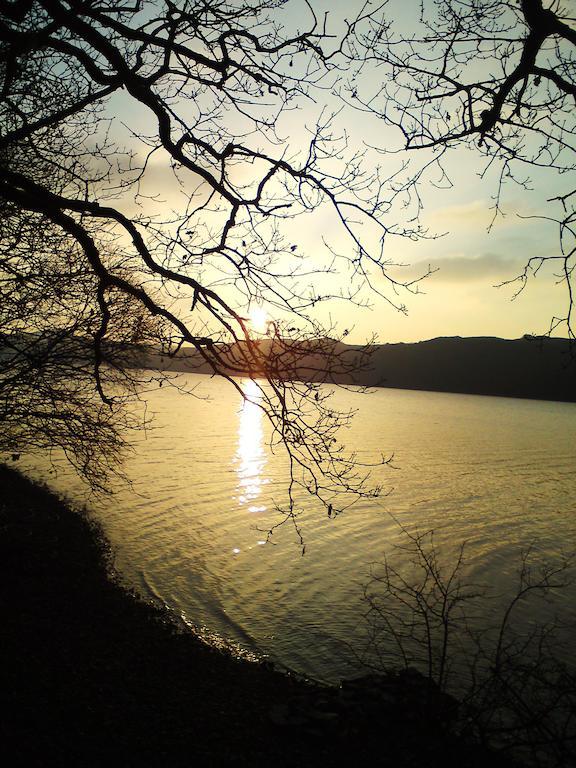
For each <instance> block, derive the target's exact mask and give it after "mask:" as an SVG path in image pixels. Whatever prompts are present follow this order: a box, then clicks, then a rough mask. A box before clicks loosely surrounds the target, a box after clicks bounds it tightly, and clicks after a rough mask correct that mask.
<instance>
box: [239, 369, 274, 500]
mask: <svg viewBox="0 0 576 768" xmlns="http://www.w3.org/2000/svg"><path fill="white" fill-rule="evenodd" d="M242 390H243V392H244V395H245V396H246V398H247V399H246V400H244V402H243V404H242V408H241V410H240V415H239V423H238V450H237V452H236V472H237V474H238V496H237V499H238V503H239V504H240V505H241V506H245V507H246V509H247V510H248V512H251V513H254V514H255V513H258V512H264V511H265V510H266V505H265V504H262V500H261V499H259V497H260V495H261V493H262V487H263V486H264V485H266V484H267V482H268V480H267V479H266V478H265V477H264V476H263V471H264V467H265V465H266V453H265V450H264V432H263V427H262V416H263V414H262V410H261V408H260V406H259V402H260V400H261V399H262V393H261V391H260V388H259V386H258V384H257V383H256V382H255V381H252V379H247V380H246V381H244V382H242Z"/></svg>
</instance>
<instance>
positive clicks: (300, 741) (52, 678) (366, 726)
mask: <svg viewBox="0 0 576 768" xmlns="http://www.w3.org/2000/svg"><path fill="white" fill-rule="evenodd" d="M109 566H110V558H109V550H108V548H107V544H106V541H105V539H104V538H103V536H102V534H101V532H100V531H99V529H98V528H97V526H95V525H94V524H93V523H91V522H90V521H89V520H88V519H87V517H86V516H85V515H82V514H80V513H77V512H73V511H72V510H70V509H69V508H68V507H67V506H66V505H65V504H64V503H63V502H62V501H61V500H59V499H58V498H57V497H56V496H54V495H53V494H51V493H49V492H48V491H46V490H45V489H43V488H41V487H39V486H37V485H34V484H33V483H31V482H30V481H28V480H26V479H25V478H23V477H22V476H21V475H19V474H18V473H16V472H14V471H13V470H12V469H10V468H7V467H3V466H0V569H1V573H0V576H1V578H0V607H1V616H2V629H1V632H0V684H1V691H2V693H1V696H2V698H3V702H2V704H3V706H2V709H3V712H4V715H3V717H2V718H1V719H0V740H1V741H0V743H1V745H2V753H3V754H4V755H11V757H10V758H9V761H8V762H7V763H4V764H5V765H10V766H17V765H22V766H24V765H25V766H33V765H37V766H40V765H41V766H48V765H54V766H78V767H83V766H105V765H110V764H113V765H119V766H166V767H168V766H180V765H182V766H183V765H187V766H191V765H195V766H197V765H201V766H227V765H239V766H326V765H337V764H340V763H341V762H342V760H344V761H346V762H347V763H348V765H358V766H360V765H362V766H363V765H390V766H420V765H422V766H427V767H429V766H444V767H445V766H451V765H454V766H456V765H457V766H466V765H468V766H480V765H485V764H488V761H487V760H486V759H485V758H486V756H485V755H483V754H481V753H480V752H479V751H478V750H477V749H475V748H473V747H470V746H466V745H463V744H460V743H459V742H458V740H457V739H456V738H455V737H449V736H447V735H446V734H445V732H444V730H443V721H442V720H441V719H439V717H438V713H437V712H435V711H434V706H433V705H431V703H430V701H426V700H425V699H426V697H423V696H422V689H421V688H416V689H414V690H413V691H412V693H410V689H409V686H408V685H407V684H405V683H403V682H401V681H396V682H397V685H396V688H394V690H395V691H396V694H395V698H396V700H394V701H390V696H389V695H388V697H387V699H388V701H387V704H386V706H384V705H383V703H382V697H380V698H379V697H378V696H377V695H374V696H369V695H367V694H366V692H365V691H364V693H362V694H361V695H356V694H355V693H354V687H353V686H348V687H347V688H346V687H345V688H344V689H342V690H338V689H319V688H315V687H313V686H309V685H307V684H305V683H303V682H302V681H298V680H296V679H294V678H291V677H290V676H287V675H285V674H281V673H278V672H276V671H274V670H272V669H271V668H270V667H269V666H264V665H261V664H255V663H250V662H247V661H240V660H238V659H234V658H232V657H230V656H229V655H227V654H225V653H223V652H221V651H217V650H214V649H212V648H209V647H207V646H206V645H205V644H204V643H202V642H201V641H200V640H198V639H197V638H196V637H195V636H194V635H192V634H190V633H187V632H183V631H182V630H181V629H180V628H178V627H177V626H176V624H175V623H174V622H173V621H172V619H171V617H170V615H169V614H168V613H166V612H165V611H163V610H162V609H160V608H158V607H156V606H153V605H151V604H149V603H147V602H145V601H143V600H142V599H140V598H138V596H137V595H135V594H133V593H131V592H129V591H127V590H126V589H125V588H123V587H122V586H121V585H120V584H119V583H118V582H117V580H115V578H114V577H113V574H111V571H110V567H109ZM390 690H391V689H390V688H389V689H388V693H389V691H390ZM490 762H491V765H503V764H504V763H500V762H497V761H494V759H491V761H490Z"/></svg>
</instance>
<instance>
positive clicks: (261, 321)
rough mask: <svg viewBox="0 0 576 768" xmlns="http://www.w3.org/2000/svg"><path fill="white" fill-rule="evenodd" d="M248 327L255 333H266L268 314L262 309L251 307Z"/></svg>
mask: <svg viewBox="0 0 576 768" xmlns="http://www.w3.org/2000/svg"><path fill="white" fill-rule="evenodd" d="M250 325H251V326H252V330H253V331H255V332H256V333H266V330H267V328H268V314H267V312H266V310H265V309H264V308H263V307H252V309H251V310H250Z"/></svg>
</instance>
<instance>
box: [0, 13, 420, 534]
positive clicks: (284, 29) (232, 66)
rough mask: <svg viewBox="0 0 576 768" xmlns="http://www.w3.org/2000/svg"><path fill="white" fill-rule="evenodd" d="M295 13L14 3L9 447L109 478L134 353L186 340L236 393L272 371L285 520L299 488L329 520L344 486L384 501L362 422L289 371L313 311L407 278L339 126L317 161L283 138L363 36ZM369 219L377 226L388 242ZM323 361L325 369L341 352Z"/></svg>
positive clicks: (9, 45)
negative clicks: (260, 307) (349, 443)
mask: <svg viewBox="0 0 576 768" xmlns="http://www.w3.org/2000/svg"><path fill="white" fill-rule="evenodd" d="M281 5H282V4H278V3H277V2H276V1H275V0H262V1H260V2H254V3H245V4H243V3H241V4H236V3H231V2H212V0H202V2H199V1H198V0H181V1H180V2H176V3H174V2H172V0H166V1H165V2H141V1H140V0H136V1H135V2H134V3H131V4H128V3H126V4H122V3H120V4H119V3H115V2H112V3H108V2H101V1H100V0H13V1H10V0H3V2H1V3H0V45H1V57H0V66H1V70H0V79H1V86H0V87H1V96H0V120H1V127H2V134H1V137H0V204H1V205H2V211H3V216H2V224H1V226H2V231H1V233H0V279H1V281H2V282H1V286H2V287H1V291H2V299H3V304H2V313H3V314H2V339H1V341H2V345H3V352H2V369H1V373H0V377H1V381H0V389H1V391H2V396H3V405H2V411H1V413H2V418H3V438H2V440H1V443H0V449H2V450H4V451H5V450H9V451H13V452H18V451H20V450H28V449H33V448H35V447H39V448H46V447H48V446H52V445H55V446H59V447H62V448H64V450H66V451H67V453H68V454H69V455H70V456H71V457H72V458H73V461H74V464H75V466H76V467H77V468H78V469H80V471H81V472H82V473H83V474H84V475H85V476H86V477H87V479H88V480H89V481H90V482H91V483H92V484H93V485H95V486H103V485H104V484H105V479H106V474H107V470H108V468H109V466H110V465H112V464H114V462H115V460H116V459H117V457H118V456H119V453H120V452H121V448H122V445H123V441H124V427H125V426H126V424H127V422H126V419H125V420H124V421H122V420H121V421H120V422H118V418H119V414H120V413H121V406H122V404H123V401H124V399H125V397H126V394H127V393H128V394H129V393H130V392H135V387H136V384H137V377H136V376H135V375H134V374H130V373H129V372H128V370H127V369H126V367H125V365H124V366H123V365H122V361H121V354H125V348H126V346H127V345H130V344H134V343H151V342H153V341H156V342H161V343H162V348H163V351H164V352H165V353H167V354H169V355H173V354H175V353H176V352H177V351H178V350H180V349H182V348H183V346H184V347H185V346H186V345H189V347H191V348H192V349H193V350H194V351H195V353H196V354H197V355H199V356H200V357H201V359H202V360H203V361H204V363H205V364H206V365H208V367H209V369H210V370H211V371H213V372H215V373H218V374H222V375H224V376H226V377H227V378H229V379H230V381H231V383H232V384H233V386H235V387H236V388H237V389H238V390H239V391H241V387H240V384H239V383H238V382H237V380H235V379H233V378H232V376H233V375H234V374H242V375H247V376H250V375H255V374H258V375H259V376H264V377H265V379H266V385H265V386H264V385H263V386H262V387H261V390H262V397H261V398H260V399H259V400H258V403H259V405H261V406H262V407H264V408H265V410H266V412H267V414H268V416H269V418H270V420H271V422H272V427H273V438H272V439H273V441H275V442H281V443H283V444H284V445H285V447H286V448H287V449H288V456H289V460H290V469H291V483H290V493H289V501H288V504H287V506H286V507H285V508H284V509H283V512H284V514H285V516H286V518H288V519H290V520H292V521H294V522H295V523H296V517H297V511H296V508H295V505H294V498H293V493H292V491H293V488H294V487H295V486H297V485H300V486H302V488H303V489H305V490H306V491H309V492H311V493H313V494H315V495H316V496H317V497H318V498H320V499H321V501H322V502H323V503H324V505H325V506H326V507H327V508H329V509H330V510H331V511H332V510H333V511H334V512H337V511H338V509H339V508H340V502H339V501H338V499H339V496H338V494H340V493H341V492H344V493H352V494H353V495H358V494H359V495H363V494H366V493H372V492H373V491H372V490H370V489H369V488H368V487H367V486H366V477H365V473H364V471H362V470H360V469H359V464H358V462H357V461H355V460H354V458H353V457H350V456H348V455H347V454H345V452H344V449H343V447H342V446H341V445H340V444H339V442H338V441H337V438H336V437H335V434H336V432H337V429H338V427H339V426H341V425H342V423H345V422H346V421H347V420H348V418H349V415H348V414H341V413H337V412H336V411H334V410H333V409H332V408H331V406H330V404H329V402H327V401H326V399H325V397H324V396H323V395H322V396H321V395H320V394H319V391H318V385H317V384H314V383H298V382H296V381H290V380H289V379H290V372H291V370H292V366H293V365H294V364H296V361H301V360H302V358H303V357H304V356H305V355H306V354H307V353H308V352H309V351H310V347H309V342H308V339H309V338H311V337H314V338H316V339H317V338H318V337H320V338H322V337H323V331H322V329H320V327H319V326H318V324H317V322H316V321H315V320H314V319H313V317H312V310H313V308H314V307H315V306H316V305H317V304H318V303H319V302H322V301H326V300H327V299H329V298H332V299H340V300H343V301H344V302H357V303H362V302H364V301H365V299H362V298H361V294H360V291H361V289H362V287H363V286H365V285H366V284H367V283H369V281H370V271H371V270H372V271H376V272H377V273H379V274H380V283H379V284H380V285H383V284H386V282H387V283H388V285H389V286H390V287H391V288H392V292H391V293H390V295H389V296H388V299H389V301H390V302H391V303H392V304H394V305H395V302H396V294H397V291H398V290H399V289H400V288H402V287H405V288H407V289H408V290H411V289H412V284H410V283H409V284H407V285H405V286H402V284H400V283H398V282H397V281H396V280H395V279H393V278H392V277H390V276H389V275H388V274H387V272H386V263H385V261H384V257H383V253H382V249H381V240H383V236H384V234H386V233H388V232H389V231H390V230H389V229H388V228H387V227H386V226H385V225H384V224H383V220H382V214H383V212H385V210H386V208H387V200H386V199H385V195H384V192H383V187H382V185H379V184H378V183H377V182H378V179H377V178H376V177H374V178H371V177H370V176H366V175H365V174H364V173H363V172H362V171H361V167H360V161H361V157H360V155H354V156H347V154H346V139H345V137H339V136H337V135H335V134H334V133H333V132H332V131H331V128H330V118H329V116H328V115H325V114H323V115H321V116H320V118H319V120H318V122H317V123H316V124H315V125H314V126H312V127H311V128H310V130H309V140H308V142H307V145H306V147H304V148H302V147H301V148H300V149H299V150H298V149H297V148H289V147H288V145H287V144H286V142H284V141H282V140H281V139H280V138H279V135H278V134H279V131H282V130H283V126H284V123H282V120H283V119H284V117H285V115H286V114H287V113H289V111H290V110H292V109H293V108H296V107H297V106H299V104H300V103H301V102H302V101H303V100H306V99H309V98H312V97H313V94H314V93H317V92H319V91H318V89H321V88H322V87H324V86H327V85H332V84H333V82H334V78H335V76H337V74H338V68H339V67H340V66H345V64H346V61H345V59H344V58H343V55H342V50H343V48H342V46H343V45H344V41H345V40H346V38H347V37H348V36H349V35H351V34H352V33H353V30H354V24H348V25H345V31H344V33H343V35H342V36H341V38H340V39H335V38H333V37H332V36H331V35H330V34H329V33H328V30H327V21H326V19H324V20H323V21H322V20H319V19H317V18H316V16H315V14H314V10H313V8H312V6H311V5H310V4H309V3H304V4H299V5H298V14H299V15H298V29H296V30H294V31H290V30H289V29H288V26H290V24H293V20H292V21H291V19H290V18H285V19H284V21H285V22H286V25H288V26H286V25H284V24H283V21H282V13H281V11H282V8H281V7H280V6H281ZM360 18H361V14H360V16H359V17H358V19H357V21H358V20H359V19H360ZM115 115H117V119H116V120H115V119H114V117H115ZM288 117H289V115H288ZM123 132H124V135H123V139H121V138H120V134H122V133H123ZM122 140H123V141H124V142H125V143H126V144H127V145H128V149H127V150H123V149H122V147H121V141H122ZM153 174H154V179H156V182H154V180H152V181H150V178H151V177H152V175H153ZM159 177H160V178H161V179H162V187H163V189H168V190H169V194H170V195H172V199H171V200H170V201H169V203H167V202H164V201H162V200H161V195H160V194H159V192H158V190H157V189H156V188H152V187H151V184H157V183H158V182H157V180H158V178H159ZM374 182H376V183H374ZM177 196H179V198H178V200H176V197H177ZM315 212H320V213H321V215H322V216H327V217H329V220H330V221H331V224H330V225H329V226H331V227H338V228H340V231H341V234H342V238H341V248H340V251H341V252H339V253H338V254H336V253H334V252H333V251H332V250H330V249H329V248H324V250H321V249H319V250H318V252H315V253H314V256H313V257H311V256H308V257H307V255H306V253H305V246H304V245H303V244H302V243H301V242H299V240H298V239H296V238H295V234H294V233H295V228H294V227H293V226H292V227H287V226H286V225H287V223H288V224H290V223H291V222H292V220H293V219H295V218H296V217H303V218H304V217H306V216H308V217H313V216H314V213H315ZM363 225H369V228H372V231H376V232H379V233H380V241H379V242H378V243H377V247H376V249H375V250H374V251H372V250H370V249H369V248H368V247H367V245H366V244H365V242H364V240H363V239H361V237H360V233H361V231H362V226H363ZM296 232H297V230H296ZM406 233H408V234H413V231H412V230H411V229H409V230H407V232H404V231H402V232H400V234H406ZM336 265H337V266H338V273H339V274H340V275H342V276H343V277H344V281H340V283H339V284H338V287H337V288H334V287H333V286H334V283H333V282H331V280H330V276H331V275H332V274H333V273H334V272H335V271H336ZM324 275H325V276H326V280H324V278H323V279H322V280H320V279H319V276H324ZM382 278H383V281H382ZM340 285H344V286H345V287H344V288H340V287H339V286H340ZM259 303H264V304H265V305H266V306H267V307H268V309H269V311H270V312H272V313H275V317H274V320H273V322H271V323H269V327H268V332H267V335H268V337H270V338H269V339H268V340H266V339H263V340H259V339H257V338H256V336H257V334H255V333H254V332H253V330H252V329H251V328H250V325H249V322H248V319H247V318H248V312H249V309H250V307H251V306H254V304H259ZM398 306H399V308H400V309H402V306H401V305H398ZM263 341H268V342H270V343H272V344H273V352H272V353H271V352H270V344H269V343H268V344H264V343H263ZM298 350H300V351H298ZM282 351H283V352H284V353H285V354H284V355H282V354H279V353H282ZM313 351H314V354H315V355H316V359H320V360H323V361H324V362H323V366H324V367H326V368H327V369H328V370H329V369H330V366H331V362H330V361H331V360H332V358H333V353H334V342H333V341H332V340H330V339H328V340H327V341H326V343H325V344H323V343H322V342H318V341H316V342H314V350H313ZM345 367H346V366H345ZM348 369H349V366H348ZM312 378H314V377H312ZM315 378H318V376H316V377H315ZM126 388H127V389H126ZM128 421H130V420H128Z"/></svg>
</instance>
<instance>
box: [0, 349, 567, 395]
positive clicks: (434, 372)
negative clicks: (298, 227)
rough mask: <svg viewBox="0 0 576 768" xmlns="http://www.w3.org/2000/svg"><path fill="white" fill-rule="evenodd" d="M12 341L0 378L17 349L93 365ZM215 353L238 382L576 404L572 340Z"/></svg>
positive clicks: (185, 354)
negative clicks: (268, 379)
mask: <svg viewBox="0 0 576 768" xmlns="http://www.w3.org/2000/svg"><path fill="white" fill-rule="evenodd" d="M8 339H9V340H10V343H8V342H7V341H6V340H5V343H4V344H3V345H0V374H1V373H2V371H1V368H2V364H4V365H8V364H9V362H10V360H11V359H12V357H13V356H14V354H15V352H14V350H15V349H18V348H20V349H22V348H27V349H28V350H29V351H30V350H31V351H32V353H33V354H34V355H36V356H38V355H39V356H40V357H42V355H43V354H44V350H46V349H50V350H52V347H54V349H53V350H52V352H53V353H57V354H58V355H60V357H62V355H64V356H65V357H68V358H75V359H78V360H80V361H82V360H83V361H84V362H85V363H88V362H89V360H90V359H91V354H92V352H91V343H90V341H89V340H88V339H81V338H78V337H72V338H66V339H64V340H62V341H60V342H56V344H55V345H54V344H53V343H52V341H53V340H51V339H50V338H36V337H34V335H32V334H26V335H25V334H22V335H20V336H18V337H17V336H12V337H8ZM212 349H213V350H214V352H215V353H216V354H217V355H218V356H219V358H220V359H221V360H223V361H224V364H225V365H224V372H226V373H228V374H230V375H232V376H234V375H246V374H245V371H246V370H248V369H249V370H251V371H252V375H254V376H258V375H263V373H264V365H265V366H266V367H267V369H268V370H269V371H270V372H271V374H272V375H273V376H275V377H277V378H280V379H282V378H286V379H288V378H294V379H299V380H302V381H322V382H331V383H335V384H348V385H360V386H370V387H391V388H396V389H418V390H429V391H432V392H460V393H466V394H474V395H500V396H504V397H525V398H534V399H539V400H563V401H568V402H576V344H575V343H571V342H570V341H568V340H567V339H549V338H535V337H529V336H527V337H524V338H522V339H515V340H508V339H499V338H495V337H477V338H461V337H459V336H456V337H449V338H438V339H430V340H429V341H420V342H417V343H413V344H378V345H374V346H372V347H368V348H367V347H363V346H358V345H349V344H344V343H342V342H340V341H334V340H333V339H328V338H323V339H310V340H306V341H301V340H300V341H294V340H290V339H274V340H271V339H263V340H260V341H256V342H251V343H250V344H248V343H247V342H240V343H236V344H231V345H225V344H214V345H213V348H212ZM105 351H106V352H107V353H108V355H109V356H110V358H111V359H113V360H114V361H115V363H116V364H121V365H122V364H123V365H126V366H129V367H133V368H149V369H152V370H164V371H174V372H186V373H213V369H212V368H211V366H210V364H209V363H208V362H206V361H205V360H204V358H203V357H202V356H201V355H200V354H199V353H198V352H196V351H195V350H194V349H193V348H192V347H182V348H180V349H179V350H178V352H177V353H176V354H175V355H172V356H170V355H167V354H165V353H162V352H160V351H159V350H157V349H154V348H152V347H146V346H141V345H128V346H126V345H124V346H119V345H115V344H114V343H113V342H108V343H107V344H106V345H105ZM207 353H208V354H210V349H209V348H207Z"/></svg>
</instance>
